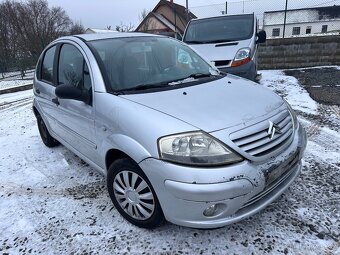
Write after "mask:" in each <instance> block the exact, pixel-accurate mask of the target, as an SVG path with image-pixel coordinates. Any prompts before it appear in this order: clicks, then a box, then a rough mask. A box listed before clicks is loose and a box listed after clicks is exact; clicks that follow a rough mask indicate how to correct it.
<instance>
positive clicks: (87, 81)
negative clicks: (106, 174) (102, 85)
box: [56, 43, 97, 162]
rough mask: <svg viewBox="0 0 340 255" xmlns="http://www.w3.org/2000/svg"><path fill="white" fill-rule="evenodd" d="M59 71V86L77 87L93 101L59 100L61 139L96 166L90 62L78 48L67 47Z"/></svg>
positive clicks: (61, 57)
mask: <svg viewBox="0 0 340 255" xmlns="http://www.w3.org/2000/svg"><path fill="white" fill-rule="evenodd" d="M57 68H58V72H57V73H58V75H57V78H58V80H57V86H58V85H61V84H68V85H72V86H75V87H77V88H78V89H80V90H82V91H83V93H84V94H87V96H88V98H89V100H88V101H87V102H83V101H77V100H71V99H58V101H57V102H56V104H57V108H58V119H57V128H56V132H57V135H58V136H60V137H61V138H62V139H64V140H65V142H67V143H68V144H69V145H70V146H72V147H73V148H74V149H76V150H77V151H78V152H80V153H81V154H83V155H84V156H85V157H87V158H88V159H90V160H91V161H92V162H96V161H97V160H96V159H97V146H96V142H95V123H94V109H93V106H92V94H93V92H92V89H93V88H92V82H91V75H90V71H89V68H88V64H87V63H86V59H85V58H84V55H83V53H82V52H81V51H80V50H79V49H78V48H77V47H76V46H75V45H72V44H68V43H64V44H62V45H61V47H60V53H59V60H58V67H57Z"/></svg>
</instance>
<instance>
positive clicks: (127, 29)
mask: <svg viewBox="0 0 340 255" xmlns="http://www.w3.org/2000/svg"><path fill="white" fill-rule="evenodd" d="M134 27H135V26H134V25H133V24H131V23H129V24H123V23H122V22H121V23H120V25H116V31H118V32H131V31H133V30H134Z"/></svg>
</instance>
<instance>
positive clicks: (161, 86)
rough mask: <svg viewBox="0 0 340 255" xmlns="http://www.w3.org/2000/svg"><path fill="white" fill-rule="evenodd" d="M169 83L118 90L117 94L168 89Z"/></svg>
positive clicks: (141, 85)
mask: <svg viewBox="0 0 340 255" xmlns="http://www.w3.org/2000/svg"><path fill="white" fill-rule="evenodd" d="M168 86H169V85H168V83H165V82H162V83H155V84H140V85H137V86H135V87H131V88H126V89H121V90H116V91H115V93H124V92H125V91H138V90H146V89H156V88H163V87H168Z"/></svg>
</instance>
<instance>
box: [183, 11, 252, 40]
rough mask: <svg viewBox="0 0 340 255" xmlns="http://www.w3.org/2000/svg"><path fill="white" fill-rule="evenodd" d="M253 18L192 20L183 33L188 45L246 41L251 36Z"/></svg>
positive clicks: (238, 16)
mask: <svg viewBox="0 0 340 255" xmlns="http://www.w3.org/2000/svg"><path fill="white" fill-rule="evenodd" d="M253 33H254V16H253V15H252V14H249V15H234V16H222V17H218V18H208V19H202V20H193V21H191V22H190V24H189V26H188V28H187V31H186V33H185V37H184V42H186V43H189V44H199V43H219V42H228V41H240V40H246V39H249V38H251V37H252V36H253Z"/></svg>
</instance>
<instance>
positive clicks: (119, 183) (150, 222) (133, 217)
mask: <svg viewBox="0 0 340 255" xmlns="http://www.w3.org/2000/svg"><path fill="white" fill-rule="evenodd" d="M107 188H108V191H109V195H110V197H111V200H112V202H113V204H114V205H115V207H116V209H117V210H118V212H119V213H120V214H121V215H122V216H123V217H124V218H125V219H126V220H128V221H129V222H131V223H132V224H134V225H136V226H138V227H141V228H149V229H151V228H155V227H158V226H159V225H161V224H162V223H163V221H164V215H163V212H162V209H161V206H160V204H159V202H158V199H157V196H156V193H155V191H154V190H153V188H152V185H151V183H150V181H149V180H148V178H147V177H146V175H145V174H144V173H143V171H142V170H141V169H140V167H139V166H138V165H137V164H136V163H135V162H134V161H133V160H131V159H127V158H124V159H118V160H116V161H115V162H113V163H112V164H111V166H110V168H109V171H108V175H107Z"/></svg>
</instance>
